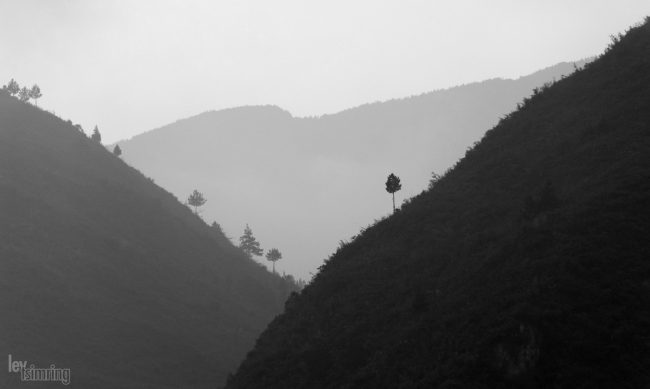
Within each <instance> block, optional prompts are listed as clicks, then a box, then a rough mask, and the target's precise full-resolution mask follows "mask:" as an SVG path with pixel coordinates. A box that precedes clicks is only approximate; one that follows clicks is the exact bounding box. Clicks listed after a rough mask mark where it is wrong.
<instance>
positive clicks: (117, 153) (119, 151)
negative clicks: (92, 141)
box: [113, 145, 122, 157]
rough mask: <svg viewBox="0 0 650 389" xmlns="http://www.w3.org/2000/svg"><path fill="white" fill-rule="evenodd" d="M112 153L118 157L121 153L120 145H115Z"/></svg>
mask: <svg viewBox="0 0 650 389" xmlns="http://www.w3.org/2000/svg"><path fill="white" fill-rule="evenodd" d="M113 154H115V155H116V156H118V157H119V156H120V155H122V149H121V148H120V145H115V147H113Z"/></svg>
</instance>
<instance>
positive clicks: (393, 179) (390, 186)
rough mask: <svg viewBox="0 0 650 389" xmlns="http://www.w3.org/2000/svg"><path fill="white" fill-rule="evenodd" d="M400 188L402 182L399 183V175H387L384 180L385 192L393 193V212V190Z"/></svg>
mask: <svg viewBox="0 0 650 389" xmlns="http://www.w3.org/2000/svg"><path fill="white" fill-rule="evenodd" d="M400 189H402V184H401V183H400V179H399V177H397V176H396V175H394V174H393V173H391V174H389V175H388V179H387V180H386V192H388V193H390V194H392V195H393V213H395V192H397V191H398V190H400Z"/></svg>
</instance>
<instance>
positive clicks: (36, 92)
mask: <svg viewBox="0 0 650 389" xmlns="http://www.w3.org/2000/svg"><path fill="white" fill-rule="evenodd" d="M29 97H30V98H31V99H34V104H36V106H37V107H38V99H40V98H41V97H43V94H42V93H41V88H39V86H38V85H36V84H34V86H32V89H30V91H29Z"/></svg>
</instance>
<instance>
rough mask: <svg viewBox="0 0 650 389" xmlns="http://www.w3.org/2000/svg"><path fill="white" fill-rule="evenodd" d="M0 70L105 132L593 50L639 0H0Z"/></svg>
mask: <svg viewBox="0 0 650 389" xmlns="http://www.w3.org/2000/svg"><path fill="white" fill-rule="evenodd" d="M0 15H1V19H2V23H0V83H2V84H4V83H6V81H5V79H6V80H7V81H8V80H9V79H10V78H15V79H16V80H17V81H18V82H19V83H21V85H22V84H27V85H32V84H34V83H37V84H38V85H39V86H40V87H41V89H42V91H43V95H44V96H43V98H42V99H41V100H40V101H39V105H40V106H42V107H44V108H45V109H48V110H50V111H53V112H55V113H56V114H57V115H58V116H61V117H62V118H64V119H71V120H72V121H73V122H74V123H80V124H82V126H83V127H84V128H85V129H86V132H89V130H90V129H92V128H93V127H94V126H95V125H97V126H99V129H100V131H101V132H102V135H103V137H104V140H105V141H106V142H115V141H117V140H119V139H124V138H129V137H131V136H133V135H136V134H138V133H141V132H144V131H147V130H151V129H153V128H157V127H160V126H162V125H164V124H167V123H170V122H174V121H176V120H178V119H181V118H184V117H189V116H193V115H196V114H198V113H201V112H203V111H207V110H213V109H222V108H228V107H235V106H240V105H258V104H273V105H278V106H280V107H282V108H284V109H286V110H288V111H290V112H291V113H292V114H293V115H294V116H311V115H321V114H324V113H333V112H337V111H340V110H343V109H345V108H350V107H353V106H356V105H360V104H363V103H367V102H373V101H378V100H387V99H390V98H396V97H404V96H408V95H412V94H420V93H422V92H426V91H430V90H434V89H440V88H446V87H450V86H454V85H459V84H463V83H468V82H472V81H480V80H484V79H488V78H493V77H505V78H516V77H519V76H522V75H525V74H528V73H531V72H534V71H535V70H538V69H541V68H544V67H547V66H550V65H553V64H555V63H558V62H561V61H573V60H578V59H581V58H586V57H591V56H593V55H596V54H599V53H601V52H602V51H603V50H604V49H605V47H606V46H607V44H608V43H609V42H610V35H611V34H616V33H619V32H623V31H625V29H626V28H627V27H629V26H630V25H633V24H635V23H638V22H640V21H642V20H643V18H644V17H645V16H646V15H650V1H648V0H619V1H616V2H614V1H611V0H527V1H525V0H492V1H489V2H487V1H483V0H474V1H469V0H464V1H463V0H460V1H459V0H454V1H435V0H429V1H424V0H395V1H385V0H368V1H367V0H328V1H312V0H274V1H268V0H249V1H246V0H232V1H231V0H219V1H215V0H205V1H203V0H178V1H170V0H136V1H134V0H128V1H127V0H124V1H110V0H101V1H100V0H0Z"/></svg>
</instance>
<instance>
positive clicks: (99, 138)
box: [90, 126, 102, 144]
mask: <svg viewBox="0 0 650 389" xmlns="http://www.w3.org/2000/svg"><path fill="white" fill-rule="evenodd" d="M90 139H92V140H94V141H95V142H97V143H100V144H101V143H102V134H100V133H99V128H97V126H95V129H94V130H93V134H92V135H91V136H90Z"/></svg>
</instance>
